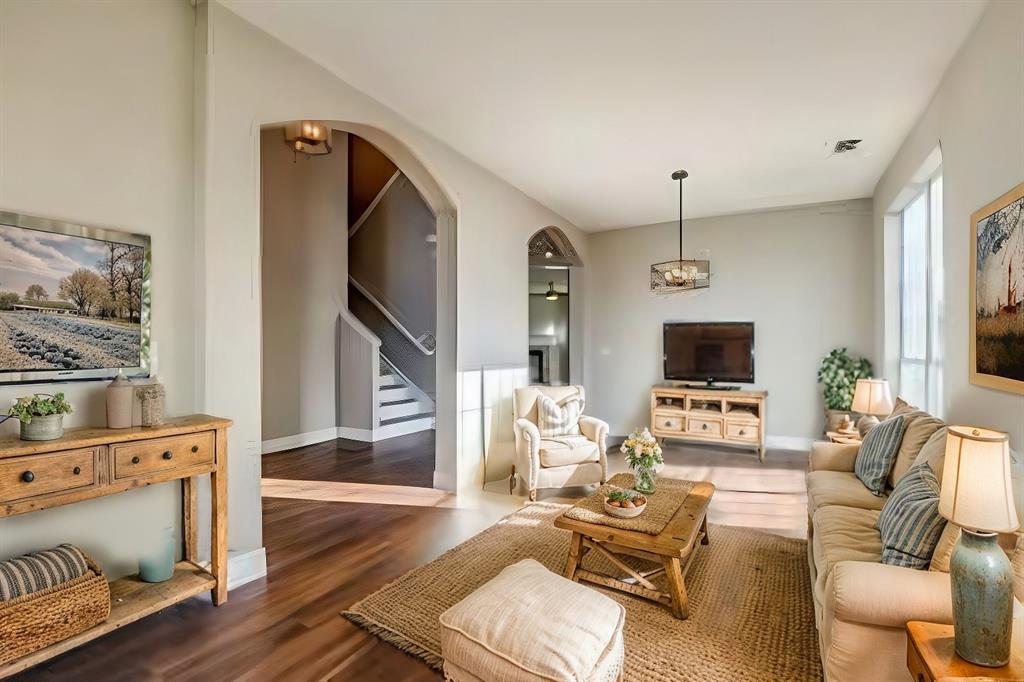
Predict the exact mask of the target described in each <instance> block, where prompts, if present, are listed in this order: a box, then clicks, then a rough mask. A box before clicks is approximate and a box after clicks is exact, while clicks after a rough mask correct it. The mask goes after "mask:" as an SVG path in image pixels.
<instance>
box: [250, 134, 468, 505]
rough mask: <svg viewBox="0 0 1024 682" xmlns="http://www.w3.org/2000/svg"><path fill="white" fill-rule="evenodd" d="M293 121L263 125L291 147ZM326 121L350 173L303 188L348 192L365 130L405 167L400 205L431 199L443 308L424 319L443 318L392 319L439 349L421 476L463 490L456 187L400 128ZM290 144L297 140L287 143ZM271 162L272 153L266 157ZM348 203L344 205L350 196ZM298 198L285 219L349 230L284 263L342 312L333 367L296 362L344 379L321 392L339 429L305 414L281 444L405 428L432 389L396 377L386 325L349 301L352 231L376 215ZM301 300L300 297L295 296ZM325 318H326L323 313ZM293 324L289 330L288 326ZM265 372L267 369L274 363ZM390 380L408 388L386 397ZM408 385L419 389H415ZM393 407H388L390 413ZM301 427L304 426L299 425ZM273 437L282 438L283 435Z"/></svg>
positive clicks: (370, 437)
mask: <svg viewBox="0 0 1024 682" xmlns="http://www.w3.org/2000/svg"><path fill="white" fill-rule="evenodd" d="M287 123H288V122H282V123H268V124H265V125H263V126H261V128H262V130H263V136H262V137H263V139H262V141H261V147H266V146H270V145H277V144H281V146H282V148H285V145H284V144H282V142H283V141H282V140H281V139H279V138H280V136H279V135H277V133H278V131H281V130H283V129H284V127H285V126H286V124H287ZM319 123H320V124H322V125H324V126H327V127H329V129H330V130H332V132H333V134H334V146H335V148H336V152H337V153H335V154H333V155H334V156H335V162H334V163H335V165H337V166H339V167H340V169H341V170H340V175H338V174H336V175H335V176H332V177H331V178H328V179H326V180H325V179H324V178H323V176H321V177H311V176H309V175H308V174H307V176H305V177H304V178H303V179H301V180H298V181H296V186H297V187H298V188H299V190H301V191H303V192H305V194H304V196H306V197H309V196H311V192H310V187H309V185H308V184H307V183H313V184H314V185H315V191H316V192H320V193H321V195H322V194H323V193H330V192H334V193H336V194H337V195H338V197H343V196H346V185H347V178H348V175H347V173H348V168H349V166H348V164H349V163H351V159H347V162H348V163H346V157H347V155H348V152H347V149H348V148H349V147H348V144H349V142H350V141H351V140H355V139H358V140H360V141H361V142H363V143H364V146H366V145H369V146H372V148H373V150H374V151H375V152H376V153H378V154H379V155H380V157H381V158H384V159H386V161H387V162H388V163H390V164H391V165H392V168H393V169H394V172H395V174H396V175H400V176H401V177H400V179H399V181H398V182H395V183H392V184H390V185H389V186H390V187H392V189H394V190H396V191H395V192H393V194H396V195H397V198H396V199H395V202H397V204H392V206H394V205H399V206H408V204H409V201H410V197H412V198H413V199H414V200H417V201H420V202H421V207H420V208H415V210H416V211H418V213H417V215H418V216H419V218H424V217H425V218H426V219H427V220H428V221H429V222H428V223H427V224H426V225H419V226H418V229H419V232H423V233H424V234H422V235H419V236H420V237H424V238H422V239H419V240H418V241H417V243H418V244H419V246H420V249H421V250H429V252H430V258H431V267H430V273H431V274H430V276H431V277H432V278H433V284H434V286H433V287H430V288H432V289H433V291H431V294H432V296H431V298H432V300H431V302H430V305H431V306H433V308H434V314H433V315H429V316H427V318H429V320H428V321H426V322H424V324H423V325H420V326H423V327H424V329H427V326H428V324H427V323H428V322H429V323H430V324H432V325H433V328H432V329H427V331H426V332H425V331H424V329H417V328H416V327H417V325H412V324H410V322H409V319H408V318H407V317H403V316H402V315H401V314H400V312H399V314H396V315H393V316H392V318H393V319H391V320H390V321H392V322H395V323H396V324H397V326H398V329H399V330H407V329H413V332H412V335H411V336H410V339H411V342H410V344H411V345H412V346H414V347H416V348H419V349H423V350H424V352H425V353H427V354H429V356H430V361H431V362H430V370H429V371H430V374H429V376H427V375H421V376H419V377H418V379H419V380H418V382H417V383H419V384H421V385H423V386H424V387H425V388H426V389H427V390H428V391H429V400H428V402H429V403H431V407H432V412H433V413H434V414H433V415H432V416H431V417H430V418H428V419H427V420H426V421H427V422H428V423H429V422H431V421H432V420H433V422H434V423H435V424H436V431H435V433H436V437H434V438H433V445H432V446H431V452H430V453H429V454H430V455H431V456H432V459H433V462H432V465H431V467H430V470H428V471H427V477H426V479H425V480H424V479H423V477H420V478H419V479H418V482H417V483H416V485H418V486H421V487H422V486H433V487H437V488H442V489H445V490H454V489H455V487H456V481H457V471H456V467H457V462H456V459H455V455H454V453H455V452H456V448H455V357H456V349H455V339H456V330H455V319H456V318H455V244H456V239H455V229H456V218H455V217H456V209H455V206H454V204H453V203H452V202H451V201H450V199H449V197H448V193H447V192H445V191H444V190H443V189H442V187H441V185H440V184H439V182H438V181H437V180H436V179H435V178H434V177H433V176H432V175H431V174H430V173H429V172H428V171H427V170H426V168H425V167H424V166H423V164H422V163H420V162H419V160H418V159H417V158H416V157H415V155H413V153H412V152H411V151H410V150H408V149H407V148H406V147H405V146H404V145H403V144H402V143H400V142H399V141H397V140H396V139H395V138H393V137H392V136H390V135H388V134H386V133H384V132H383V131H380V130H378V129H375V128H372V127H369V126H365V125H360V124H353V123H346V122H341V121H330V120H327V121H323V120H321V121H319ZM268 133H269V135H268ZM285 151H289V150H288V149H287V148H285ZM320 161H321V159H320V158H316V157H314V158H312V159H311V160H307V159H305V158H303V157H302V156H301V155H299V156H298V157H296V159H295V164H296V165H297V166H300V167H301V166H309V167H312V166H313V165H314V164H316V163H318V162H320ZM264 163H266V160H265V159H264ZM268 182H273V180H268V178H267V176H266V174H265V173H264V175H263V186H262V194H267V193H268V190H270V189H272V187H271V185H269V184H268ZM332 183H333V184H332ZM398 190H401V191H398ZM380 194H381V196H382V197H385V198H384V199H383V201H389V199H388V198H387V196H390V195H387V193H386V192H385V188H381V191H380ZM347 197H348V200H349V201H351V198H352V194H351V188H348V193H347ZM402 202H405V203H402ZM341 203H342V205H343V206H344V202H341ZM262 208H263V210H262V211H261V215H262V216H263V222H264V223H266V220H267V207H266V206H263V207H262ZM294 208H296V210H295V211H294V215H295V218H294V219H292V217H291V216H289V215H287V214H286V215H285V219H286V220H289V221H290V222H291V223H292V224H293V225H294V224H297V221H298V220H299V217H302V218H303V219H308V216H309V215H310V214H316V213H317V212H319V213H320V214H321V215H320V216H319V218H318V219H319V220H320V222H321V223H329V224H331V229H332V231H333V232H337V233H339V235H340V236H336V235H335V236H332V237H330V238H329V239H326V240H325V241H324V242H323V243H322V245H321V246H322V248H319V249H318V248H316V245H314V246H312V247H311V248H306V249H305V251H304V252H303V254H302V259H301V260H296V259H292V262H291V263H289V264H287V265H286V266H285V267H283V268H281V267H279V268H278V271H279V272H280V273H281V274H283V275H284V277H283V278H282V280H281V281H284V279H285V278H287V277H294V278H297V279H300V280H303V281H305V282H312V284H313V287H312V292H313V293H312V294H311V295H312V296H315V298H316V300H317V305H320V306H321V307H322V308H329V309H330V310H329V311H327V312H333V315H334V319H333V320H332V324H334V325H336V326H335V328H334V329H332V332H333V334H334V338H333V339H332V344H331V345H332V348H331V349H330V350H331V355H332V357H331V358H329V359H327V360H324V362H323V364H322V370H321V372H320V373H321V374H322V375H326V376H325V377H324V376H316V372H315V371H314V370H312V369H310V368H309V367H298V368H297V369H295V370H294V371H296V372H299V373H303V374H304V375H305V376H306V377H312V378H313V380H316V381H319V382H320V383H326V382H324V381H323V379H324V378H326V379H327V382H331V381H332V380H333V382H334V383H335V385H334V386H333V387H332V389H331V395H330V396H321V397H322V398H323V399H324V401H327V400H330V403H331V407H332V408H333V412H334V415H333V417H334V421H333V427H334V428H335V433H334V435H333V437H332V436H331V434H330V429H329V428H324V427H322V426H321V425H320V424H311V425H307V424H304V425H303V426H302V427H301V428H300V429H299V430H300V433H299V434H298V435H299V437H298V438H297V439H292V440H289V439H288V438H283V439H278V440H279V441H280V442H279V443H278V447H277V449H280V447H281V446H288V445H290V446H291V447H296V446H298V445H303V444H305V443H306V442H325V441H327V440H332V439H333V438H345V439H352V440H362V441H367V442H373V443H376V442H378V441H384V440H386V439H388V438H391V437H395V436H398V435H402V431H401V429H400V428H398V429H397V430H396V426H397V427H401V426H402V424H396V423H395V422H401V421H402V418H403V417H405V416H407V415H405V413H404V412H403V410H405V408H406V407H409V408H410V409H411V408H412V406H409V405H406V404H405V403H410V402H415V403H419V404H421V403H420V398H424V399H426V398H427V396H426V395H424V392H419V393H416V392H414V391H412V390H411V389H410V388H408V387H406V386H405V385H404V384H403V385H402V386H397V385H395V384H397V383H400V382H397V381H395V380H394V379H395V377H394V376H393V375H394V374H395V372H394V370H393V368H392V366H391V365H392V364H394V363H395V362H396V360H392V361H391V362H387V361H386V360H385V359H384V356H383V353H382V352H381V346H382V343H381V333H380V330H374V329H371V328H370V327H371V326H372V325H367V324H366V322H365V320H360V319H357V316H356V315H354V314H352V310H351V306H350V305H349V304H350V301H349V299H350V297H351V295H352V294H351V291H352V285H351V283H350V282H349V277H348V275H349V273H350V272H351V267H350V264H349V263H348V258H347V253H348V249H349V248H350V239H351V238H352V236H353V234H354V233H355V232H357V231H358V233H359V235H360V238H365V237H366V236H367V234H368V233H369V232H372V231H373V228H372V227H368V226H367V223H362V226H361V227H360V226H359V225H356V224H354V221H353V216H352V215H351V214H350V213H349V212H348V211H347V206H344V207H343V208H340V209H338V208H337V207H336V206H332V205H327V206H324V205H323V204H316V205H313V203H312V202H311V203H306V204H301V205H298V206H295V207H294ZM367 208H368V207H366V206H363V207H361V209H360V210H359V211H358V212H359V213H369V212H370V211H368V210H367ZM357 218H358V216H357ZM278 220H279V222H280V220H281V217H280V216H278ZM355 222H358V221H355ZM421 222H422V221H421ZM346 226H347V227H348V228H349V229H348V230H347V232H348V234H347V235H346V234H345V233H346V229H345V228H346ZM353 227H356V230H353V229H352V228H353ZM264 231H266V224H264ZM289 238H290V237H289V236H285V237H284V238H283V239H279V244H280V243H285V242H287V240H288V239H289ZM301 238H302V237H300V236H299V235H295V236H294V238H293V240H298V239H301ZM277 256H278V254H277V253H273V252H271V253H268V251H267V249H266V248H264V250H263V254H262V256H261V271H264V272H265V271H266V269H267V267H268V266H269V265H270V264H271V263H270V259H272V258H275V257H277ZM332 261H333V262H335V264H336V267H335V269H334V271H330V270H328V269H327V266H325V265H324V264H325V263H330V262H332ZM317 263H319V266H320V269H319V271H315V268H316V265H317ZM392 264H393V263H392ZM396 269H398V268H392V270H396ZM325 271H326V273H325ZM261 276H262V275H261ZM364 284H366V282H364ZM275 286H277V284H276V283H275V282H273V281H268V280H267V278H266V277H262V286H261V294H262V295H261V299H262V301H261V302H262V303H264V304H265V303H266V302H267V301H268V300H270V299H271V298H272V297H273V296H274V291H273V289H274V287H275ZM421 288H425V287H421ZM359 296H360V300H361V301H362V303H363V304H364V307H367V308H368V307H369V306H367V305H365V304H366V301H367V300H368V299H374V300H376V301H380V300H381V299H383V297H382V296H380V294H379V290H378V289H375V288H374V287H373V286H367V287H366V288H364V289H360V293H359ZM277 298H278V299H282V298H283V297H282V296H277ZM284 298H287V297H284ZM291 300H293V301H295V299H291ZM305 307H307V308H308V307H310V306H308V305H307V306H305ZM405 310H406V311H408V310H409V307H408V306H407V307H406V308H405ZM382 313H383V314H382V315H381V316H380V317H381V319H382V320H384V322H388V321H389V320H386V319H384V317H386V314H387V311H382ZM263 314H264V316H267V314H268V313H267V307H266V305H264V306H263ZM318 314H321V317H323V314H322V313H318ZM420 317H423V316H420ZM416 321H417V322H420V321H423V320H420V319H417V320H416ZM318 324H320V325H321V326H322V320H320V321H319V322H318ZM270 329H271V327H268V325H267V324H266V323H265V324H264V326H263V340H262V343H263V348H264V353H263V356H264V358H266V357H267V355H268V353H269V354H273V353H274V350H273V349H272V348H270V345H271V344H272V343H274V342H276V339H274V338H272V337H271V336H270V332H268V330H270ZM319 331H322V330H319ZM285 333H286V334H287V333H289V332H287V331H286V332H285ZM394 336H395V337H397V338H398V339H399V340H400V341H401V340H404V339H402V335H401V334H400V333H396V334H394ZM302 343H306V340H305V339H303V341H302ZM279 345H280V344H279ZM321 350H322V349H321ZM307 364H308V363H307ZM385 365H387V370H385ZM288 371H291V369H290V368H289V370H288ZM264 372H266V370H265V368H264ZM281 386H282V384H281V383H280V382H276V381H271V382H270V385H269V386H268V381H267V377H264V382H263V391H264V393H265V394H267V393H269V392H272V391H280V390H281ZM385 388H401V390H398V391H393V392H391V393H390V394H389V395H388V397H387V399H384V398H383V397H382V396H383V395H384V390H383V389H385ZM320 393H321V394H322V393H324V391H323V389H322V387H321V389H320ZM399 393H402V395H401V396H399V395H398V394H399ZM406 393H408V394H410V396H413V397H410V396H406V395H405V394H406ZM318 395H319V394H318ZM268 397H270V398H272V396H267V395H265V396H264V400H263V405H264V411H266V409H267V405H268ZM299 398H300V399H299V400H298V401H296V402H298V403H300V404H310V405H313V406H314V407H316V406H317V403H316V402H315V401H309V400H305V399H304V398H305V396H299ZM385 411H387V413H386V414H385ZM392 412H398V414H395V415H392ZM408 416H409V417H410V418H412V417H415V418H418V420H419V421H420V422H422V421H424V419H423V417H424V415H423V414H418V413H416V414H411V415H408ZM303 417H305V414H303V415H299V419H300V421H301V419H302V418H303ZM393 417H398V418H397V419H396V418H393ZM382 427H383V428H382ZM389 427H390V428H389ZM428 428H429V427H428ZM264 430H265V431H266V430H267V429H266V422H264ZM291 430H296V429H295V428H292V429H291ZM270 440H273V438H271V439H270ZM267 442H268V439H267V438H266V437H265V438H264V446H265V450H264V451H265V452H266V451H267V450H266V444H267ZM293 443H294V444H293ZM381 482H385V481H381Z"/></svg>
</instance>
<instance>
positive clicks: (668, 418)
mask: <svg viewBox="0 0 1024 682" xmlns="http://www.w3.org/2000/svg"><path fill="white" fill-rule="evenodd" d="M654 429H655V431H682V430H683V418H682V416H681V415H678V414H665V413H664V412H662V413H655V414H654Z"/></svg>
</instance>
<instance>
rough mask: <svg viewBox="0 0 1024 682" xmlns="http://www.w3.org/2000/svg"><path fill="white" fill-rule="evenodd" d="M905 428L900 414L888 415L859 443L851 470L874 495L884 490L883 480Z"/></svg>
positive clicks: (886, 477) (905, 425)
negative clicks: (855, 459) (887, 417)
mask: <svg viewBox="0 0 1024 682" xmlns="http://www.w3.org/2000/svg"><path fill="white" fill-rule="evenodd" d="M906 428H907V420H905V419H904V418H903V416H902V415H897V416H895V417H890V418H889V419H886V420H885V421H884V422H882V423H881V424H879V425H878V426H876V427H875V428H873V429H871V430H870V431H868V435H866V436H864V442H862V443H861V444H860V450H859V451H858V452H857V461H856V462H855V463H854V465H853V470H854V473H856V474H857V478H859V479H860V480H861V483H863V484H864V485H865V486H867V489H868V490H870V491H871V492H872V494H874V495H878V496H881V495H882V493H884V492H885V482H886V479H888V478H889V471H891V470H892V465H893V464H895V463H896V455H897V454H898V453H899V451H900V444H901V443H902V442H903V432H904V431H905V430H906Z"/></svg>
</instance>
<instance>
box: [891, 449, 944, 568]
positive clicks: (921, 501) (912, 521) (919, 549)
mask: <svg viewBox="0 0 1024 682" xmlns="http://www.w3.org/2000/svg"><path fill="white" fill-rule="evenodd" d="M945 528H946V519H944V518H942V517H941V516H940V515H939V479H938V478H937V477H936V476H935V472H934V471H932V468H931V467H930V466H929V465H928V463H927V462H920V463H918V464H915V465H914V466H912V467H910V470H909V471H907V473H906V475H905V476H903V478H901V479H900V481H899V483H897V484H896V489H895V490H893V491H892V495H890V496H889V499H888V500H886V502H885V506H884V507H882V513H881V514H879V516H878V530H879V531H880V532H881V534H882V563H883V564H890V565H892V566H906V567H907V568H917V569H921V570H923V569H926V568H928V566H929V565H930V564H931V561H932V554H933V553H934V552H935V547H936V546H937V545H938V544H939V538H940V537H941V536H942V531H943V530H944V529H945Z"/></svg>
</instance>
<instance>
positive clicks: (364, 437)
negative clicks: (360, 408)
mask: <svg viewBox="0 0 1024 682" xmlns="http://www.w3.org/2000/svg"><path fill="white" fill-rule="evenodd" d="M338 438H348V439H349V440H361V441H363V442H365V443H372V442H373V441H374V437H373V429H353V428H349V427H348V426H339V427H338Z"/></svg>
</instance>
